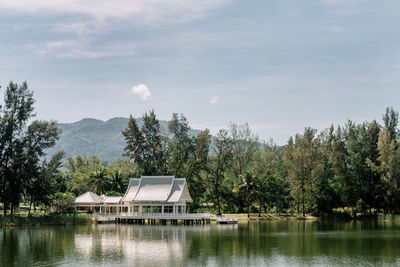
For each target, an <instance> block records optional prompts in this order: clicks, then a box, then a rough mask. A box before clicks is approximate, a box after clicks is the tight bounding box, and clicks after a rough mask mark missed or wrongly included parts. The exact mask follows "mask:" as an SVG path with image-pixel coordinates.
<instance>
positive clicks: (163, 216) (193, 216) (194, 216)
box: [92, 213, 211, 220]
mask: <svg viewBox="0 0 400 267" xmlns="http://www.w3.org/2000/svg"><path fill="white" fill-rule="evenodd" d="M92 216H93V217H94V218H98V219H105V220H106V219H107V218H108V219H109V220H115V219H116V218H128V219H135V218H137V219H156V220H170V219H172V220H176V219H178V220H181V219H182V220H201V219H207V220H209V219H210V218H211V215H210V214H209V213H180V214H174V213H140V214H129V213H106V214H100V213H97V214H93V215H92Z"/></svg>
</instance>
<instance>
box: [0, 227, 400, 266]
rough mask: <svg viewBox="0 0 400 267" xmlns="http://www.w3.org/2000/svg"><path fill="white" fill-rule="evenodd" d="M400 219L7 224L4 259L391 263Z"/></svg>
mask: <svg viewBox="0 0 400 267" xmlns="http://www.w3.org/2000/svg"><path fill="white" fill-rule="evenodd" d="M399 230H400V224H384V223H376V222H375V223H374V222H342V223H340V222H330V221H294V220H288V221H269V222H251V223H246V224H239V225H200V226H181V225H167V226H165V225H114V224H111V225H84V226H76V227H73V226H67V227H27V228H11V229H0V249H1V254H0V255H1V256H0V266H35V265H38V264H45V265H62V264H63V263H65V262H68V263H72V264H74V263H77V265H79V263H80V262H82V261H84V263H85V264H86V265H87V264H88V263H90V264H96V265H112V264H121V265H124V266H126V265H147V266H148V265H151V266H157V265H160V266H165V265H170V266H176V265H178V266H181V265H217V266H218V265H222V266H229V265H236V266H238V265H241V266H242V265H243V266H246V265H247V266H252V265H277V264H280V265H311V264H314V265H318V264H322V265H344V266H345V265H348V264H354V263H356V264H357V265H363V264H367V265H370V264H372V265H389V264H395V263H396V261H397V260H398V257H399V256H398V251H399V249H400V241H399V239H398V233H399Z"/></svg>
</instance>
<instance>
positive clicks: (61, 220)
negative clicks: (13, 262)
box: [0, 213, 400, 228]
mask: <svg viewBox="0 0 400 267" xmlns="http://www.w3.org/2000/svg"><path fill="white" fill-rule="evenodd" d="M217 217H218V216H217V215H216V214H211V221H212V223H215V222H216V220H217ZM222 217H227V218H237V219H238V222H239V223H246V222H268V221H282V220H291V221H343V222H346V221H347V222H349V221H380V222H385V223H400V218H399V217H398V216H394V217H392V216H390V215H387V216H384V215H378V216H374V217H358V218H343V217H334V216H332V217H317V216H312V215H310V214H306V216H305V217H303V215H302V214H300V215H299V214H275V213H268V214H262V215H261V217H259V216H258V214H257V213H251V214H250V218H248V217H247V213H237V214H229V213H227V214H222ZM96 223H97V222H96V221H93V220H92V217H91V215H89V214H79V213H73V214H56V213H53V214H47V215H31V216H21V215H13V216H11V215H7V216H4V215H0V228H8V227H20V226H69V225H85V224H96Z"/></svg>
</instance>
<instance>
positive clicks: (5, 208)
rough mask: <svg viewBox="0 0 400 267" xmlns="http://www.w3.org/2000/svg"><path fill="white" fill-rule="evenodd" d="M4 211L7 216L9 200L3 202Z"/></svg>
mask: <svg viewBox="0 0 400 267" xmlns="http://www.w3.org/2000/svg"><path fill="white" fill-rule="evenodd" d="M3 211H4V216H6V215H7V202H6V201H4V202H3Z"/></svg>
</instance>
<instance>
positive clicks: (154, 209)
mask: <svg viewBox="0 0 400 267" xmlns="http://www.w3.org/2000/svg"><path fill="white" fill-rule="evenodd" d="M161 210H162V206H153V213H161Z"/></svg>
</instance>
